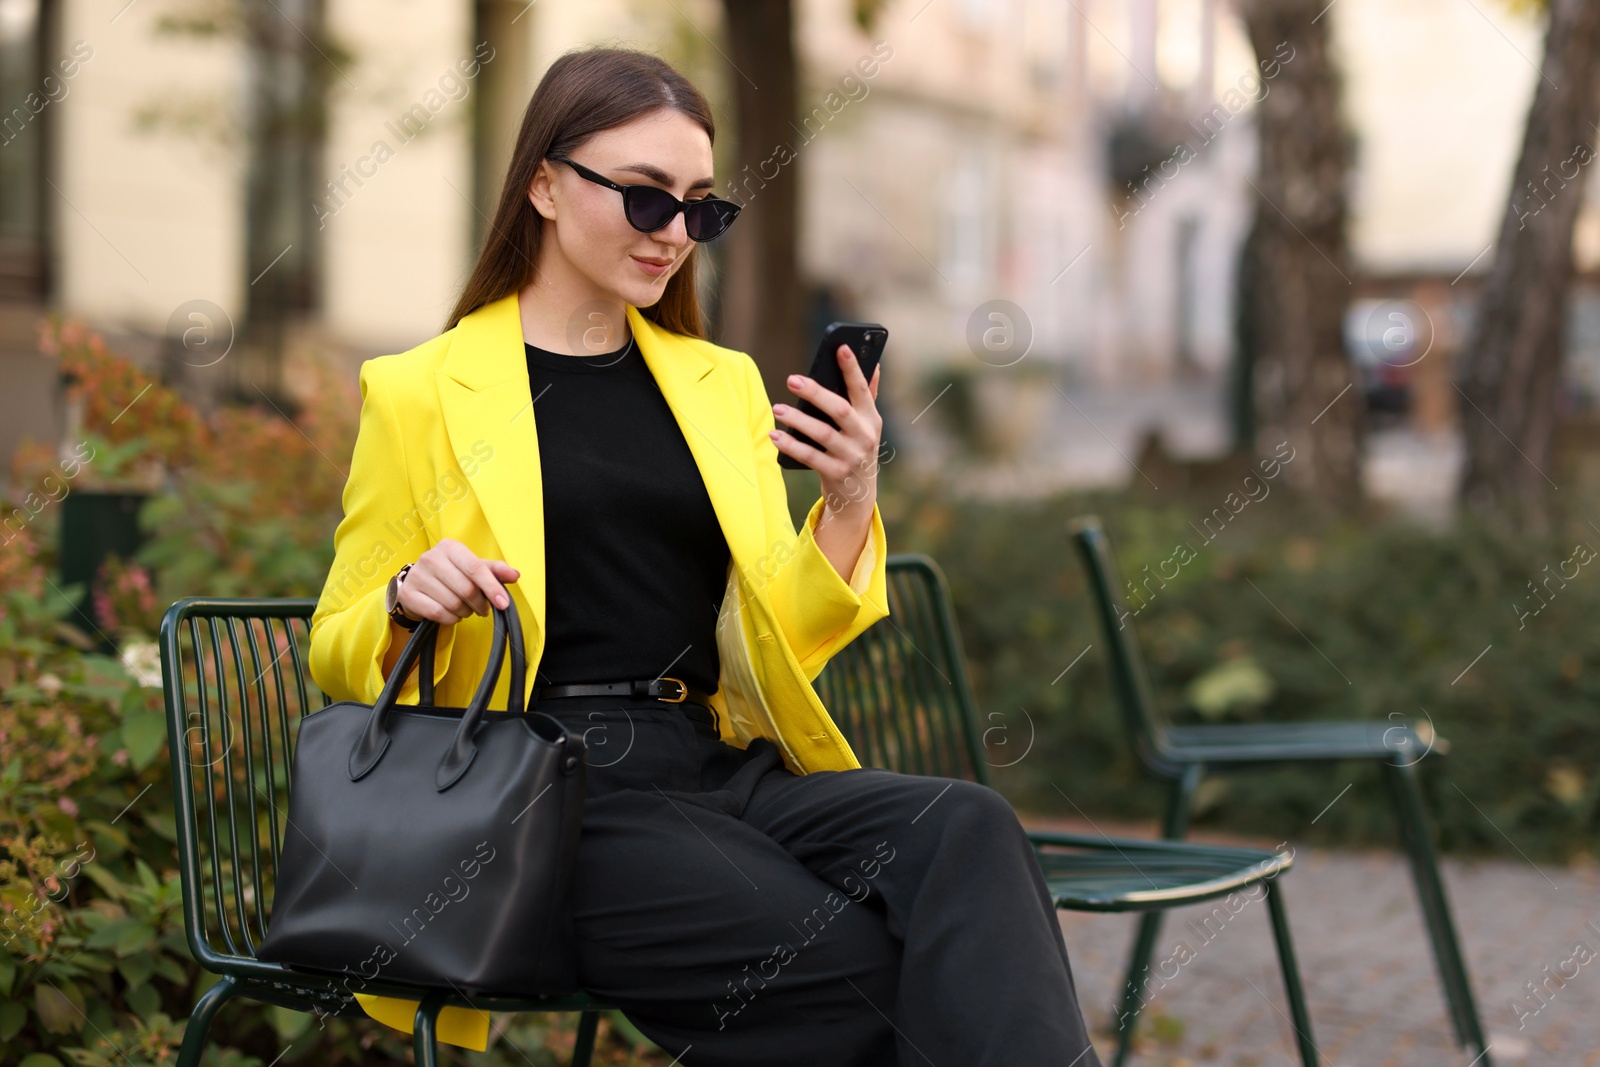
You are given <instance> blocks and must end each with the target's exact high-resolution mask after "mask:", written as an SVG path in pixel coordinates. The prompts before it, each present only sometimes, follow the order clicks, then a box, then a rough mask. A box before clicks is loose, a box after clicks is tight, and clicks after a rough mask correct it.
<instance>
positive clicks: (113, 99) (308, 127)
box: [0, 0, 1600, 485]
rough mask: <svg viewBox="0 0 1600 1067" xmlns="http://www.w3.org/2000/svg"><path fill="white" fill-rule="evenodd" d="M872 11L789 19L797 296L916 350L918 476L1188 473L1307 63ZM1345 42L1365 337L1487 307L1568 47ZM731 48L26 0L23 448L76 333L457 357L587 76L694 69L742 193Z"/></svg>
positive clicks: (1404, 16) (667, 35) (909, 5)
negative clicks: (507, 216)
mask: <svg viewBox="0 0 1600 1067" xmlns="http://www.w3.org/2000/svg"><path fill="white" fill-rule="evenodd" d="M853 13H854V4H853V3H852V2H851V0H796V5H795V32H796V41H797V55H798V56H799V61H800V66H801V85H800V89H799V97H800V101H801V115H800V116H798V120H797V125H796V139H795V142H794V143H793V145H792V147H793V148H794V149H795V154H796V160H795V163H794V164H793V165H794V166H796V167H797V168H798V173H799V175H800V177H801V180H802V183H803V184H802V197H801V204H802V207H801V211H802V218H801V232H802V267H803V272H804V274H805V276H806V278H807V280H808V282H809V283H810V284H812V285H814V286H815V287H817V288H818V290H819V291H820V290H821V289H823V288H824V287H825V288H826V289H827V291H828V293H829V294H830V298H831V300H832V307H833V308H834V309H835V310H843V311H847V312H848V314H850V315H851V316H853V317H860V318H869V319H874V320H877V321H881V322H884V323H886V324H887V325H888V326H889V327H890V330H891V337H892V340H891V347H890V357H889V358H890V360H891V361H892V362H891V363H886V367H885V383H884V388H885V394H886V397H885V399H886V405H887V406H889V407H890V408H891V413H892V416H893V417H894V418H895V419H896V420H897V426H898V428H899V429H900V430H901V431H902V432H903V433H904V434H905V440H907V441H911V442H916V443H917V444H918V445H919V446H924V447H919V448H917V449H915V450H913V451H915V452H917V453H919V454H922V455H925V456H928V457H933V459H934V460H937V457H939V456H940V455H942V454H946V453H948V452H949V451H951V450H952V449H957V448H960V447H964V446H963V445H962V443H961V441H960V440H959V439H958V438H957V437H955V436H953V432H954V430H955V429H958V428H959V427H960V426H961V425H962V424H963V423H962V418H960V417H954V418H953V417H952V415H958V414H959V411H964V412H965V413H966V414H965V416H964V418H965V419H966V422H967V423H969V424H970V423H971V422H972V421H973V420H974V419H976V421H977V423H978V432H979V434H980V436H981V435H987V438H988V439H989V440H990V442H991V443H992V444H994V446H995V448H996V450H997V452H998V453H999V454H1000V455H1001V456H1002V457H1009V458H1010V459H1011V460H1012V461H1014V462H1015V463H1017V464H1021V465H1022V466H1027V465H1029V464H1032V465H1033V467H1034V468H1035V474H1036V475H1037V476H1036V477H1035V478H1034V479H1033V481H1034V482H1035V483H1036V484H1039V485H1048V484H1052V483H1053V482H1054V481H1058V480H1067V481H1071V480H1078V481H1083V480H1098V479H1103V478H1106V477H1111V476H1113V475H1114V474H1116V472H1118V471H1122V470H1123V468H1124V467H1125V461H1126V460H1127V453H1128V452H1129V451H1131V450H1132V447H1133V445H1132V442H1133V441H1134V440H1135V438H1136V436H1137V434H1138V432H1140V431H1141V430H1142V429H1148V428H1149V427H1150V426H1151V425H1156V426H1159V427H1162V428H1163V429H1164V431H1165V434H1166V436H1167V437H1168V439H1169V442H1170V443H1172V444H1173V445H1174V447H1175V448H1176V449H1177V450H1178V451H1185V450H1187V451H1191V452H1204V451H1208V450H1215V449H1217V448H1219V447H1221V446H1222V445H1223V444H1225V438H1226V432H1227V431H1226V424H1225V417H1224V415H1223V413H1222V401H1221V393H1222V384H1221V383H1222V381H1223V379H1224V378H1225V375H1226V373H1227V369H1228V365H1229V360H1230V354H1231V351H1232V316H1233V304H1234V294H1233V268H1234V262H1235V259H1236V256H1237V251H1238V248H1239V245H1240V243H1241V242H1242V240H1243V238H1244V235H1245V233H1246V231H1247V229H1248V227H1249V224H1250V217H1251V211H1252V204H1253V195H1254V194H1253V192H1252V189H1251V186H1250V181H1249V179H1250V176H1251V174H1252V167H1253V155H1254V145H1253V132H1252V123H1251V115H1252V108H1253V102H1254V101H1255V100H1258V99H1260V97H1261V96H1262V95H1263V94H1265V93H1267V92H1270V91H1272V87H1273V80H1272V78H1273V67H1272V66H1271V64H1272V63H1273V62H1277V63H1282V62H1293V59H1292V57H1286V56H1278V57H1264V58H1261V59H1258V57H1256V56H1255V55H1254V53H1253V51H1252V50H1251V48H1250V47H1249V44H1248V41H1247V40H1246V38H1245V36H1244V33H1243V29H1242V27H1241V24H1240V22H1239V19H1238V16H1237V13H1236V12H1235V11H1234V10H1233V8H1232V6H1231V4H1230V2H1229V0H1078V2H1076V3H1071V4H1064V3H1061V2H1060V0H951V2H949V3H939V4H926V3H923V2H921V0H896V2H893V3H890V4H888V5H886V6H885V7H884V8H883V10H882V11H881V13H880V14H879V16H878V18H877V20H876V22H875V24H874V25H873V26H872V28H871V30H870V31H863V30H862V29H861V28H860V27H859V26H858V25H857V24H856V22H855V20H854V17H853ZM1326 17H1327V18H1328V19H1329V20H1330V21H1331V23H1332V26H1333V32H1334V37H1335V42H1336V45H1337V49H1338V54H1339V56H1340V62H1341V65H1342V67H1343V69H1344V72H1345V77H1346V106H1347V112H1348V114H1349V117H1350V122H1351V127H1352V130H1353V131H1354V133H1355V134H1356V136H1357V143H1358V167H1357V173H1356V174H1355V175H1354V181H1353V186H1352V192H1353V199H1352V205H1353V208H1354V211H1353V215H1352V242H1353V248H1354V251H1355V255H1356V259H1357V263H1358V266H1359V267H1360V269H1361V271H1362V278H1361V280H1360V282H1359V288H1360V291H1359V292H1357V293H1353V296H1354V297H1356V298H1358V299H1361V300H1365V301H1366V303H1363V304H1361V305H1360V308H1358V312H1357V313H1358V314H1360V313H1364V312H1362V311H1361V309H1365V310H1366V312H1370V311H1371V310H1372V308H1374V307H1376V306H1377V305H1378V303H1379V302H1381V301H1383V300H1387V299H1391V298H1394V297H1396V296H1400V297H1404V298H1406V299H1409V298H1410V296H1411V295H1413V294H1412V290H1413V289H1414V288H1415V287H1416V286H1417V285H1420V284H1422V283H1424V282H1427V283H1438V282H1441V281H1442V282H1443V283H1444V285H1443V288H1442V290H1441V289H1439V287H1438V285H1435V286H1434V289H1433V290H1430V292H1433V294H1434V295H1433V296H1432V297H1430V299H1433V300H1435V301H1436V302H1437V303H1436V305H1432V306H1441V307H1445V308H1447V309H1449V314H1451V315H1454V316H1459V315H1461V314H1466V313H1469V312H1470V289H1469V286H1470V282H1471V280H1472V278H1473V277H1474V276H1475V274H1477V273H1481V272H1482V271H1483V270H1485V269H1486V268H1487V266H1488V262H1489V260H1490V258H1491V256H1492V253H1491V252H1489V250H1488V246H1489V245H1490V244H1491V242H1492V241H1493V238H1494V234H1495V229H1496V227H1497V226H1498V223H1499V219H1500V216H1501V212H1502V211H1503V205H1504V199H1505V195H1506V191H1507V190H1506V182H1507V180H1508V175H1509V174H1510V171H1511V165H1512V162H1513V160H1514V157H1515V152H1516V150H1517V147H1518V144H1519V143H1520V136H1521V124H1522V120H1523V117H1524V112H1525V110H1526V106H1527V101H1528V99H1529V98H1530V96H1531V92H1532V86H1533V83H1534V79H1535V78H1536V77H1537V72H1536V70H1535V67H1536V64H1537V62H1538V58H1539V53H1540V49H1541V46H1542V42H1541V40H1540V28H1539V26H1538V25H1536V24H1535V23H1533V22H1531V21H1528V20H1526V19H1522V18H1519V17H1517V16H1514V15H1512V14H1508V13H1507V12H1506V11H1504V10H1503V9H1499V8H1496V7H1492V6H1480V7H1479V8H1478V9H1476V10H1472V9H1469V6H1467V5H1460V4H1458V3H1454V2H1452V0H1403V2H1399V3H1396V2H1392V0H1341V2H1339V3H1337V4H1336V5H1333V6H1331V8H1330V10H1329V11H1328V12H1326ZM720 19H721V5H720V3H718V2H717V0H673V2H671V3H667V2H664V0H585V2H583V3H575V2H564V0H545V2H542V3H536V4H526V3H522V2H507V0H454V2H438V0H432V2H424V0H382V2H379V0H276V2H275V3H271V4H261V3H257V2H254V0H250V2H246V0H231V2H227V3H223V4H220V5H213V6H210V7H204V8H202V7H198V6H194V7H191V6H187V5H184V4H179V3H173V4H163V5H157V4H139V5H129V6H126V7H122V6H120V5H117V4H111V5H103V4H91V3H88V2H85V0H63V2H59V3H56V2H47V0H0V91H3V93H4V102H3V104H4V108H5V114H6V116H7V118H6V119H4V121H3V126H4V133H3V136H4V144H3V146H0V178H3V180H4V182H3V194H0V224H3V226H4V232H3V233H0V300H3V303H0V375H3V379H4V381H5V383H6V388H5V389H3V390H0V454H9V452H10V450H11V448H12V447H14V445H15V444H16V442H17V440H18V439H20V438H21V437H23V436H29V435H31V436H34V437H43V438H49V437H51V436H52V435H53V434H55V433H57V432H58V427H57V426H56V425H55V423H54V422H53V419H54V418H55V414H54V413H55V408H56V405H55V401H54V383H53V382H52V381H50V380H49V367H48V364H46V363H45V361H43V360H41V359H39V358H38V357H37V356H35V355H33V323H34V321H35V320H36V318H37V316H38V315H39V314H40V313H41V312H42V311H45V310H59V311H62V312H65V313H67V314H72V315H81V316H84V317H85V318H87V319H88V320H89V322H90V323H91V325H92V326H94V327H95V328H96V329H99V330H102V331H103V332H106V333H107V334H108V335H110V336H111V337H112V338H113V340H114V341H115V342H116V343H117V344H118V345H119V346H120V347H122V348H124V349H125V350H127V351H130V352H132V353H134V354H135V355H136V356H138V357H139V358H141V359H144V360H147V361H149V362H151V363H152V365H155V364H160V365H162V366H165V367H167V368H168V369H169V370H171V371H173V372H174V373H177V374H189V375H191V376H193V375H196V374H197V373H199V374H210V375H213V376H217V375H232V376H233V377H232V378H229V379H227V381H228V383H229V386H230V388H232V389H233V390H234V391H235V392H237V393H241V394H244V395H245V397H246V399H248V394H249V391H250V390H252V389H253V390H255V391H256V392H260V393H262V395H264V396H265V395H273V394H274V390H275V389H277V388H278V386H279V385H280V384H282V383H275V382H272V381H269V380H267V379H264V378H259V375H258V374H257V373H256V372H255V371H252V370H251V364H250V360H249V359H248V358H247V357H248V353H245V352H241V353H240V354H239V355H238V356H237V357H236V356H233V355H230V356H229V357H227V358H225V359H223V360H221V362H219V363H217V364H215V367H214V368H213V366H212V365H211V364H210V363H208V360H209V358H210V355H209V353H214V352H215V351H218V350H220V346H222V345H224V344H226V343H228V340H229V339H230V338H232V337H233V336H234V335H235V332H236V331H237V328H238V326H239V325H240V324H241V323H243V322H245V321H250V322H252V323H255V324H258V325H259V324H260V323H262V321H263V319H264V317H265V318H270V319H271V321H270V323H269V324H268V325H269V326H270V327H271V328H270V329H268V330H266V331H265V332H263V333H259V334H257V335H256V336H263V337H273V338H276V339H277V341H278V342H279V343H282V344H283V345H285V346H286V347H287V348H288V349H289V350H290V351H291V353H323V354H326V355H329V356H331V357H332V358H335V359H341V360H344V361H346V362H347V363H348V364H349V365H350V366H351V367H353V365H354V363H355V361H357V360H359V359H360V358H363V357H365V356H370V355H376V354H382V353H385V352H394V351H400V350H403V349H405V348H408V347H410V346H412V345H414V344H416V343H418V342H420V341H422V340H425V339H426V338H428V337H430V336H432V335H434V334H435V333H437V332H438V331H439V330H440V328H441V327H442V325H443V322H444V319H445V317H446V315H447V313H448V311H449V309H450V307H451V305H452V304H453V302H454V300H455V297H456V295H457V291H458V289H459V287H460V285H461V284H462V283H463V281H464V280H465V277H466V273H467V271H468V269H469V268H470V265H471V262H472V257H473V255H474V251H475V248H476V245H477V242H478V240H479V237H480V235H481V232H482V228H483V226H484V221H485V219H484V217H485V215H486V213H487V212H488V210H489V204H491V203H492V201H493V199H494V197H495V195H496V194H497V192H498V185H499V182H500V180H501V178H502V176H503V173H504V169H505V166H506V162H507V159H508V156H509V152H510V146H511V141H512V138H513V136H514V134H515V131H516V126H517V122H518V119H519V117H520V115H521V112H522V109H523V107H524V106H525V104H526V102H527V99H528V96H529V94H530V93H531V91H532V89H533V86H534V85H535V84H536V83H537V81H538V78H539V77H540V75H541V74H542V72H543V71H544V69H545V68H546V67H547V66H548V64H549V62H550V61H551V60H552V59H554V58H555V57H556V56H557V55H559V54H560V53H561V52H563V51H565V50H567V49H569V48H573V47H581V46H584V45H589V44H596V43H610V44H622V45H629V46H634V47H641V48H647V49H650V50H653V51H657V52H659V53H661V54H662V55H663V56H665V57H666V58H668V59H669V61H671V62H673V63H674V64H675V65H677V66H679V68H680V69H682V70H684V72H685V73H686V74H688V75H689V76H690V77H691V78H692V79H693V80H695V82H696V84H698V85H700V86H701V87H702V88H703V89H704V90H705V91H706V92H707V95H708V96H709V97H710V98H711V99H712V101H713V104H714V106H715V107H716V109H717V117H718V121H719V129H720V130H721V131H722V137H721V138H720V139H719V144H718V146H717V155H718V170H719V177H726V178H727V179H728V180H733V179H736V178H737V175H733V174H731V173H730V171H731V159H732V153H731V151H730V149H731V147H732V146H731V138H732V136H733V134H732V131H733V130H734V128H735V123H734V120H733V116H732V114H731V113H730V111H729V108H728V101H729V100H730V98H731V94H730V91H729V89H728V80H729V79H731V78H734V77H746V76H750V75H756V76H757V77H759V72H737V71H733V70H731V69H730V68H729V64H728V62H727V60H726V58H725V56H724V55H723V50H722V49H721V48H720V47H719V45H718V44H717V43H716V42H717V40H718V39H719V33H720V29H719V27H720ZM315 26H321V27H323V28H324V29H325V31H326V36H325V38H324V35H323V34H321V33H310V34H308V33H305V32H303V30H304V29H305V28H308V27H315ZM313 39H315V40H317V41H320V42H322V44H321V45H320V46H319V45H315V44H309V42H310V41H312V40H313ZM873 54H876V55H877V56H878V58H879V59H880V62H879V64H878V67H877V71H876V73H875V74H874V75H873V76H871V77H870V78H865V77H862V76H861V75H860V73H859V68H858V67H857V66H856V63H857V60H858V59H860V58H861V57H863V56H867V55H873ZM841 98H842V99H843V100H844V101H845V103H844V104H843V105H842V106H840V105H839V104H838V101H839V100H840V99H841ZM829 101H831V102H832V106H830V105H829ZM1180 144H1182V145H1184V146H1187V148H1188V151H1187V152H1182V151H1180V150H1179V149H1178V147H1177V146H1178V145H1180ZM1486 253H1487V254H1486ZM1597 262H1600V214H1597V213H1595V212H1594V211H1593V210H1592V209H1586V212H1585V215H1584V220H1583V222H1582V223H1580V264H1581V265H1582V266H1584V267H1585V268H1586V269H1589V270H1593V269H1594V266H1595V264H1596V263H1597ZM1462 278H1465V279H1466V281H1464V282H1462V284H1461V285H1459V286H1456V285H1454V284H1453V282H1455V281H1461V280H1462ZM1452 321H1453V320H1452ZM1362 328H1364V325H1363V324H1362V323H1356V324H1355V326H1354V329H1355V330H1356V332H1357V333H1359V332H1360V330H1361V329H1362ZM196 331H201V332H203V333H204V332H209V336H211V337H212V338H213V341H212V342H210V343H212V344H213V347H212V349H210V350H208V354H207V355H206V357H205V358H195V356H194V351H193V349H192V347H191V348H185V346H184V344H183V341H182V338H183V336H184V335H185V334H186V333H187V334H188V335H190V336H191V337H192V336H194V334H195V332H196ZM1584 336H1585V337H1586V336H1587V335H1584ZM1575 343H1576V344H1577V345H1578V346H1579V347H1582V346H1583V345H1584V344H1589V343H1590V342H1588V341H1587V340H1582V339H1580V340H1579V341H1578V342H1575ZM1594 347H1595V348H1596V349H1597V355H1596V358H1595V364H1596V365H1597V366H1600V338H1597V339H1596V340H1595V341H1594ZM756 355H757V356H758V358H759V353H756ZM291 365H292V360H291ZM891 370H892V371H893V373H891ZM253 375H254V376H253ZM1595 377H1596V380H1597V381H1600V373H1597V374H1596V376H1595ZM953 383H954V384H957V385H959V386H960V388H959V389H958V390H957V392H958V393H960V395H961V396H963V397H964V400H962V401H961V403H959V404H958V403H955V402H954V401H955V396H954V394H953V395H952V396H951V397H948V398H947V397H945V396H944V394H945V391H946V387H948V386H951V385H952V384H953ZM283 388H285V389H288V390H290V391H292V383H288V384H287V385H283ZM1107 397H1111V398H1116V397H1128V398H1131V399H1129V400H1128V402H1126V403H1122V402H1118V401H1116V400H1114V399H1112V400H1107V399H1106V398H1107ZM930 405H931V408H930ZM958 409H959V411H958ZM923 414H928V415H929V417H928V418H922V417H921V416H922V415H923ZM1167 424H1170V425H1167ZM969 429H970V426H969ZM1106 446H1110V449H1109V451H1108V450H1107V448H1106Z"/></svg>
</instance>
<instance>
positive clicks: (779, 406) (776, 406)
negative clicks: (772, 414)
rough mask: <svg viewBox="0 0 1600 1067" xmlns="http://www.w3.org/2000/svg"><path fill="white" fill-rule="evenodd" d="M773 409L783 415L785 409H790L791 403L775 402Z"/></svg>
mask: <svg viewBox="0 0 1600 1067" xmlns="http://www.w3.org/2000/svg"><path fill="white" fill-rule="evenodd" d="M772 410H773V411H776V412H777V413H778V414H780V415H782V414H783V413H784V412H785V411H788V410H789V405H788V404H774V405H772Z"/></svg>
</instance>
